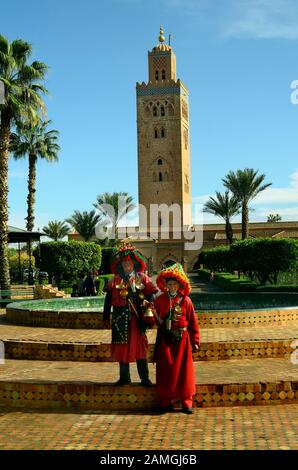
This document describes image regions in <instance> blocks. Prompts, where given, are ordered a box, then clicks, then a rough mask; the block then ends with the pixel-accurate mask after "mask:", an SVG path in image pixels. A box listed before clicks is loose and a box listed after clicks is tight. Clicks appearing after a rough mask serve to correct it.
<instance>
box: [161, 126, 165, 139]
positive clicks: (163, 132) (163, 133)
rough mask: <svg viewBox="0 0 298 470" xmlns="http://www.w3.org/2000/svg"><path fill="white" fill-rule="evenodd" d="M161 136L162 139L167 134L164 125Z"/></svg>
mask: <svg viewBox="0 0 298 470" xmlns="http://www.w3.org/2000/svg"><path fill="white" fill-rule="evenodd" d="M160 136H161V138H162V139H163V138H164V137H165V136H166V131H165V128H164V127H162V128H161V130H160Z"/></svg>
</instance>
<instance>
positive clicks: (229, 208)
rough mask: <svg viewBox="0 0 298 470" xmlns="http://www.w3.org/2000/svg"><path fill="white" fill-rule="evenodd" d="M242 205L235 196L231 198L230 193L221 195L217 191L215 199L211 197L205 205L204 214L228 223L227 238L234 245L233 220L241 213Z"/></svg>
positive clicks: (226, 228)
mask: <svg viewBox="0 0 298 470" xmlns="http://www.w3.org/2000/svg"><path fill="white" fill-rule="evenodd" d="M240 208H241V203H240V202H239V200H238V199H237V198H236V197H235V196H231V195H230V194H229V191H226V192H225V193H223V194H221V193H220V192H218V191H216V193H215V197H210V199H209V201H207V202H206V203H205V205H204V209H203V211H204V212H208V213H209V214H213V215H216V216H217V217H221V218H222V219H223V220H224V221H225V223H226V227H225V230H226V236H227V240H228V242H229V243H230V244H232V243H233V229H232V225H231V222H230V220H231V218H232V217H233V216H235V215H238V214H239V213H240Z"/></svg>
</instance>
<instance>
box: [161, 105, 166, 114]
mask: <svg viewBox="0 0 298 470" xmlns="http://www.w3.org/2000/svg"><path fill="white" fill-rule="evenodd" d="M160 115H161V116H165V107H164V106H161V107H160Z"/></svg>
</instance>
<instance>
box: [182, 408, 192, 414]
mask: <svg viewBox="0 0 298 470" xmlns="http://www.w3.org/2000/svg"><path fill="white" fill-rule="evenodd" d="M181 411H182V413H185V414H186V415H193V414H194V411H193V409H192V408H182V410H181Z"/></svg>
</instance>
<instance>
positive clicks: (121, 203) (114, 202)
mask: <svg viewBox="0 0 298 470" xmlns="http://www.w3.org/2000/svg"><path fill="white" fill-rule="evenodd" d="M105 205H109V206H111V207H112V208H113V210H114V214H113V215H114V217H113V216H112V214H110V213H108V211H107V208H106V207H105ZM93 206H94V207H95V208H96V209H97V210H98V211H99V212H100V219H103V218H105V219H106V220H107V223H108V222H111V223H112V224H113V227H114V229H115V238H116V239H117V227H118V225H119V222H120V220H121V219H122V217H124V216H125V215H126V214H128V213H129V212H131V211H132V210H133V209H134V208H135V204H134V202H133V197H132V196H129V195H128V193H123V192H120V193H104V194H100V195H99V196H97V202H96V203H95V204H93Z"/></svg>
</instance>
